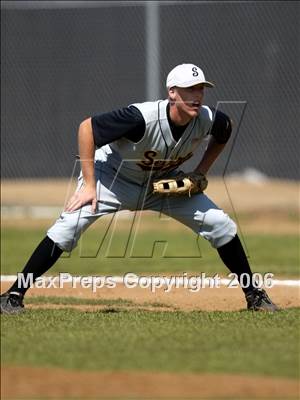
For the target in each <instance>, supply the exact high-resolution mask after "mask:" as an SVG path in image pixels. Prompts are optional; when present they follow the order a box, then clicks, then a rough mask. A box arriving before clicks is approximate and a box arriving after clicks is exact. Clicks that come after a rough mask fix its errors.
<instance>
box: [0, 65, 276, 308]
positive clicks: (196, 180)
mask: <svg viewBox="0 0 300 400" xmlns="http://www.w3.org/2000/svg"><path fill="white" fill-rule="evenodd" d="M166 87H167V93H168V98H167V99H165V100H158V101H153V102H144V103H136V104H132V105H130V106H128V107H125V108H121V109H118V110H115V111H112V112H109V113H105V114H100V115H95V116H93V117H91V118H88V119H86V120H84V121H83V122H82V123H81V124H80V126H79V130H78V143H79V154H80V161H81V173H80V176H79V179H78V187H77V190H76V192H75V194H74V195H73V196H72V197H71V199H70V200H69V202H68V203H67V206H66V208H65V210H64V212H63V213H62V214H61V215H60V217H59V218H58V219H57V221H56V222H55V223H54V225H53V226H52V227H51V228H50V229H49V230H48V232H47V235H46V237H45V238H44V239H43V240H42V241H41V243H40V244H39V245H38V247H37V248H36V249H35V251H34V252H33V254H32V256H31V257H30V259H29V260H28V262H27V264H26V265H25V267H24V269H23V271H22V273H23V276H24V278H25V279H24V282H26V277H27V276H28V274H32V276H33V279H34V280H35V279H36V278H38V277H39V276H41V275H42V274H44V273H45V272H46V271H47V270H48V269H49V268H50V267H51V266H52V265H53V264H54V263H55V262H56V261H57V259H58V258H59V257H60V255H61V254H62V253H63V252H64V251H66V252H70V251H71V250H72V249H73V248H74V247H75V246H76V244H77V242H78V239H79V237H80V235H81V234H82V233H83V232H84V231H85V230H86V229H87V228H88V227H89V226H90V225H91V224H92V223H93V222H94V221H96V220H97V219H98V218H99V217H101V216H103V215H107V214H109V213H115V212H117V211H120V210H132V211H134V210H154V211H158V212H162V213H164V214H166V215H168V216H171V217H173V218H175V219H176V220H178V221H180V222H181V223H183V224H184V225H186V226H188V227H189V228H190V229H192V230H193V231H194V232H196V233H197V234H199V235H200V236H202V237H203V238H205V239H206V240H208V241H209V242H210V244H211V245H212V247H214V248H215V249H216V250H217V252H218V254H219V256H220V257H221V259H222V261H223V262H224V264H225V265H226V266H227V268H228V269H229V270H230V271H231V272H232V273H235V274H236V275H237V276H238V279H239V281H240V284H241V280H242V277H243V276H245V274H248V275H249V277H250V283H249V285H248V286H247V287H244V285H241V286H242V290H243V291H244V294H245V298H246V302H247V308H248V309H249V310H255V311H259V310H264V311H276V310H277V309H278V308H277V306H276V305H275V304H273V303H272V301H271V300H270V298H269V297H268V295H267V294H266V292H265V291H264V290H263V289H258V288H256V287H255V286H256V285H253V280H252V272H251V269H250V266H249V263H248V260H247V257H246V255H245V252H244V249H243V247H242V245H241V242H240V240H239V237H238V235H237V228H236V224H235V223H234V222H233V221H232V219H231V218H230V217H229V216H228V215H227V214H225V213H224V211H223V210H221V209H220V208H218V207H217V206H216V205H215V204H214V203H213V202H212V200H210V199H209V198H208V197H207V196H206V195H205V194H204V192H203V191H204V190H205V188H206V186H207V180H206V175H207V173H208V171H209V169H210V167H211V166H212V164H213V163H214V161H215V160H216V159H217V157H218V156H219V154H220V153H221V152H222V150H223V149H224V147H225V145H226V142H227V141H228V139H229V137H230V134H231V130H232V127H231V120H230V119H229V117H228V116H227V115H225V114H224V113H222V112H220V111H216V110H213V109H211V108H209V107H207V106H205V105H203V99H204V92H205V89H206V88H212V87H214V85H213V84H212V83H211V82H209V81H207V80H206V79H205V77H204V73H203V71H202V70H201V69H200V68H199V67H198V66H196V65H194V64H181V65H178V66H176V67H175V68H174V69H172V71H171V72H170V73H169V74H168V76H167V80H166ZM205 138H207V139H208V145H207V148H206V150H205V151H204V154H203V156H202V159H201V160H200V162H199V164H198V166H197V167H196V169H195V170H194V171H192V172H191V173H190V174H183V173H182V172H181V171H180V166H181V164H183V163H184V162H185V161H186V160H188V159H189V158H190V157H192V155H193V154H194V152H195V150H196V149H197V147H198V146H199V144H200V143H201V142H202V141H203V140H204V139H205ZM27 290H28V287H26V284H25V283H23V284H22V285H19V284H18V281H16V282H15V283H14V284H13V285H12V287H11V288H10V289H9V290H8V291H7V292H6V293H4V294H3V295H2V296H1V313H8V314H10V313H17V312H20V311H22V310H23V307H24V306H23V297H24V295H25V293H26V291H27Z"/></svg>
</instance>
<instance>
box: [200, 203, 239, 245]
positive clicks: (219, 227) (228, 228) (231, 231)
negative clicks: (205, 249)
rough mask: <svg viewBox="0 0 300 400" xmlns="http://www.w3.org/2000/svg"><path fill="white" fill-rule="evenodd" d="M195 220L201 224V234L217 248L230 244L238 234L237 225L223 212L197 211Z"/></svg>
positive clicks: (212, 210) (214, 210)
mask: <svg viewBox="0 0 300 400" xmlns="http://www.w3.org/2000/svg"><path fill="white" fill-rule="evenodd" d="M194 219H195V220H196V221H198V222H199V225H200V229H199V234H200V235H201V236H202V237H204V238H205V239H207V240H208V241H209V242H210V244H211V245H212V247H215V248H218V247H221V246H224V245H225V244H226V243H228V242H230V241H231V240H232V239H233V237H234V236H235V235H236V233H237V227H236V224H235V223H234V222H233V220H232V219H231V218H230V217H229V216H228V215H227V214H225V213H224V211H222V210H216V209H211V210H208V211H207V212H205V213H201V212H200V211H197V212H196V213H195V217H194Z"/></svg>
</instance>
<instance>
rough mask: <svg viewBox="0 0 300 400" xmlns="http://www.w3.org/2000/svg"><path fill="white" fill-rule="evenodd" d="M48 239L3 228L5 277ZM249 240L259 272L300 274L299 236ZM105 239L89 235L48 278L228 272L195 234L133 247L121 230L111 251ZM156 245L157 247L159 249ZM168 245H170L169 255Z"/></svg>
mask: <svg viewBox="0 0 300 400" xmlns="http://www.w3.org/2000/svg"><path fill="white" fill-rule="evenodd" d="M44 236H45V231H44V230H34V229H29V230H24V229H17V228H16V229H12V228H6V229H3V230H2V235H1V250H2V251H1V259H2V260H1V261H2V262H1V266H2V267H1V273H2V274H16V273H17V272H18V271H21V270H22V269H23V266H24V264H25V262H26V261H27V259H28V257H29V256H30V255H31V253H32V251H33V250H34V248H35V247H36V245H37V244H38V243H39V242H40V241H41V239H42V238H43V237H44ZM108 239H109V238H108ZM244 239H245V244H246V249H247V254H248V256H249V259H250V263H251V265H252V269H253V271H256V272H260V273H265V272H272V273H274V274H275V277H276V275H278V276H286V277H288V276H297V277H299V276H300V272H299V238H298V237H297V235H286V236H275V235H274V236H273V235H247V236H245V238H244ZM101 240H102V237H101V231H99V230H98V229H94V230H90V231H88V232H86V233H85V235H84V236H83V241H82V243H81V246H78V248H77V249H75V250H74V252H72V254H71V255H67V254H65V253H64V254H63V256H62V258H61V259H60V260H59V261H58V262H57V263H56V265H55V266H54V267H53V268H52V269H51V270H50V271H49V273H48V274H49V275H54V274H57V273H58V272H69V273H72V274H77V275H88V274H98V275H101V274H124V273H126V272H128V271H131V272H134V273H154V272H155V273H164V272H170V273H171V272H178V273H182V272H184V271H186V272H198V273H200V272H205V273H211V274H214V273H216V272H219V273H221V274H224V275H225V274H227V273H228V271H227V270H226V268H225V267H224V266H223V264H222V262H221V261H220V259H219V257H218V255H217V252H216V251H215V250H214V249H212V248H211V247H210V244H209V243H208V242H207V241H206V240H204V239H202V238H199V240H197V238H196V236H195V234H193V233H192V232H190V231H189V230H186V231H185V230H179V231H176V230H175V231H172V230H171V231H168V232H164V233H162V232H160V231H159V230H158V231H156V232H155V231H153V230H150V231H149V232H141V233H140V234H139V235H138V238H137V239H136V241H135V242H134V245H133V247H132V243H133V241H132V237H130V236H128V232H126V230H125V231H124V230H121V231H119V232H118V233H117V234H116V235H115V236H114V240H113V241H112V244H111V247H109V240H106V241H104V244H103V246H100V244H101ZM155 241H156V242H157V243H156V245H155V246H154V247H153V244H154V243H155ZM163 241H166V242H168V247H167V248H166V252H165V254H164V253H163V251H164V249H165V244H164V243H162V242H163ZM99 247H100V248H99ZM132 248H133V251H132V256H130V251H131V249H132Z"/></svg>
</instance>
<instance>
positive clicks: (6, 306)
mask: <svg viewBox="0 0 300 400" xmlns="http://www.w3.org/2000/svg"><path fill="white" fill-rule="evenodd" d="M23 297H24V296H23V295H22V294H21V293H18V292H6V293H3V294H2V295H1V296H0V314H18V313H20V312H22V311H24V304H23Z"/></svg>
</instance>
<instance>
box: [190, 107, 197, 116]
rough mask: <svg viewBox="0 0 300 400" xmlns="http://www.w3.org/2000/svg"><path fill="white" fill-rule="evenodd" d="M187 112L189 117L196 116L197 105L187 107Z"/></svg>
mask: <svg viewBox="0 0 300 400" xmlns="http://www.w3.org/2000/svg"><path fill="white" fill-rule="evenodd" d="M188 114H189V116H190V117H191V118H195V117H197V115H198V114H199V107H189V110H188Z"/></svg>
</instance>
